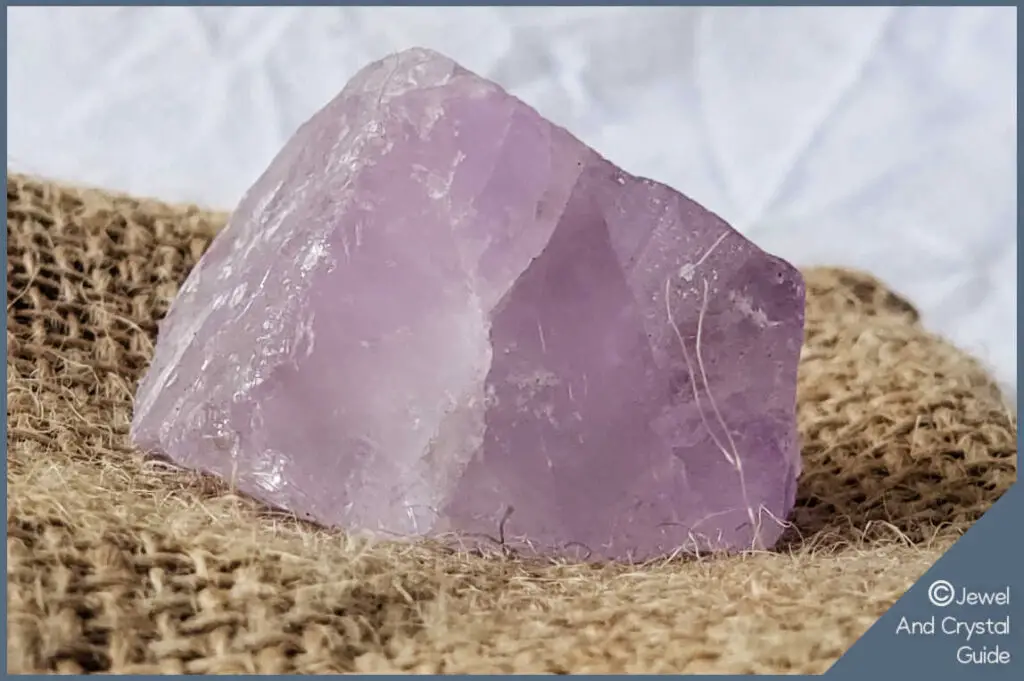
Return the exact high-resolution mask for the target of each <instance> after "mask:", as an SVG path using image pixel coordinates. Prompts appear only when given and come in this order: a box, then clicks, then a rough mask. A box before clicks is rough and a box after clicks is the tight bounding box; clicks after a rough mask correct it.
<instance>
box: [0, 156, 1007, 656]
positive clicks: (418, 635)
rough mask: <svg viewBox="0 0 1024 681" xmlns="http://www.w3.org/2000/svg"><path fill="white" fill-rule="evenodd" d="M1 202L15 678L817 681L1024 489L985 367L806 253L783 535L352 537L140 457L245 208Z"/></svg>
mask: <svg viewBox="0 0 1024 681" xmlns="http://www.w3.org/2000/svg"><path fill="white" fill-rule="evenodd" d="M7 201H8V208H7V238H8V249H7V325H8V331H7V342H8V355H7V372H8V384H7V398H8V412H7V413H8V430H7V437H8V445H9V450H8V455H7V463H8V473H7V491H8V506H7V513H8V517H7V530H8V540H7V556H8V573H7V579H8V601H7V605H8V639H7V652H8V668H9V671H11V672H46V671H61V672H83V671H85V672H96V671H111V672H137V673H148V672H170V673H181V672H195V673H211V672H272V673H285V672H297V673H316V672H338V671H363V672H384V671H415V672H449V673H457V672H480V673H486V672H596V673H600V672H652V673H656V672H721V673H729V672H733V673H740V672H820V671H823V670H825V669H826V668H827V667H828V666H829V665H830V664H831V663H832V662H833V661H834V660H835V659H836V658H837V657H839V655H841V654H842V653H843V652H844V651H845V650H846V649H847V648H848V647H849V646H850V645H851V644H852V643H853V642H854V641H855V640H856V639H857V638H858V637H859V636H860V635H861V634H862V633H863V632H864V631H865V630H866V629H867V627H868V626H869V625H870V624H872V623H873V622H874V621H875V620H876V619H877V618H878V616H879V615H880V614H881V613H882V612H883V611H885V610H886V608H887V607H888V606H889V605H891V604H892V603H893V602H894V601H895V600H896V599H897V598H898V597H899V596H900V595H901V594H902V593H903V592H904V591H905V590H906V588H907V587H908V586H909V585H910V584H911V583H912V582H913V581H914V580H915V579H916V578H917V577H918V576H919V575H920V574H921V573H922V572H923V571H924V570H925V569H926V568H927V567H928V566H929V565H930V564H932V563H933V562H934V561H935V559H936V558H937V557H938V556H939V555H940V554H941V553H942V551H943V550H944V549H945V548H947V547H948V546H949V544H950V543H951V542H952V541H953V539H954V538H955V537H956V536H957V534H958V533H959V532H962V531H963V530H964V529H965V528H966V527H968V526H969V525H970V524H971V522H972V521H973V520H975V519H976V518H977V517H978V516H979V515H980V514H981V513H982V512H983V511H985V509H986V508H987V507H988V506H990V505H991V504H992V503H993V501H994V500H996V499H997V498H998V497H999V496H1000V494H1002V493H1003V492H1004V491H1005V490H1006V489H1007V487H1008V486H1009V485H1010V484H1011V483H1012V481H1013V480H1014V479H1015V478H1016V466H1017V451H1016V428H1017V424H1016V420H1015V416H1014V415H1013V414H1012V412H1011V410H1010V409H1009V408H1008V407H1007V406H1006V405H1005V404H1004V401H1003V398H1002V397H1001V396H1000V394H999V392H998V390H997V388H996V387H995V385H994V384H993V382H992V380H991V379H990V378H989V377H988V376H987V375H986V373H985V372H984V371H983V370H982V368H981V367H980V366H979V365H978V364H977V363H976V362H975V361H973V360H972V359H971V358H969V357H967V356H965V355H964V354H962V353H961V352H959V351H957V350H956V349H954V348H952V347H950V346H949V345H947V344H946V343H945V342H943V341H942V340H940V339H938V338H936V337H934V336H932V335H929V334H928V333H926V332H925V330H924V329H923V328H922V327H921V326H920V325H919V323H918V321H917V314H916V313H915V311H914V309H913V308H912V307H911V306H910V305H909V304H908V303H907V302H905V301H904V300H902V299H901V298H899V297H897V296H896V295H894V294H893V293H891V292H889V291H888V290H886V289H885V288H884V287H883V286H882V285H881V284H880V283H879V282H877V281H876V280H874V279H873V278H871V277H869V276H866V275H863V274H858V273H854V272H848V271H842V270H835V269H811V270H807V271H806V275H807V280H808V285H809V297H808V302H807V304H808V310H807V343H806V347H805V350H804V355H803V359H802V366H801V374H800V412H799V418H800V430H801V434H802V437H803V455H804V459H805V462H806V463H805V469H806V472H805V473H804V475H803V477H802V481H801V485H800V501H799V508H798V509H797V512H796V514H795V518H794V527H793V528H792V530H791V531H790V533H789V536H788V538H787V540H786V541H785V542H784V544H783V546H782V547H781V548H780V550H779V551H777V552H774V553H760V554H751V555H746V556H737V557H732V558H727V559H723V558H699V559H696V560H693V559H690V560H681V559H675V560H665V561H661V562H657V563H654V564H649V565H644V566H632V567H630V566H600V565H582V566H581V565H575V566H574V565H551V564H544V563H542V562H538V561H536V560H533V561H530V560H524V559H520V558H516V557H515V556H505V555H501V554H500V553H499V552H497V550H496V552H495V553H494V554H493V555H470V556H467V555H456V554H452V553H450V552H446V551H444V550H442V549H440V548H437V547H432V546H404V545H376V546H368V545H365V544H361V543H358V542H355V541H352V540H346V538H345V537H344V536H342V535H341V534H338V533H330V532H326V531H322V530H318V529H316V528H312V527H310V526H307V525H303V524H300V523H297V522H295V521H293V520H292V519H289V518H286V517H280V516H275V515H273V514H271V513H268V512H267V511H265V510H262V509H260V508H259V507H257V506H256V505H255V504H254V503H252V502H249V501H247V500H245V499H240V498H237V497H235V496H232V495H231V494H230V492H229V490H226V489H225V488H223V487H222V486H221V485H220V484H218V483H216V482H213V481H211V480H207V479H199V478H197V477H196V476H193V475H190V474H187V473H182V472H176V471H173V470H170V469H169V468H168V467H166V466H164V465H161V464H158V463H154V462H143V461H141V460H140V458H138V457H137V455H136V453H135V452H134V451H133V450H132V448H131V446H130V445H129V442H128V438H127V427H128V422H129V418H130V416H131V410H132V393H133V390H134V386H135V382H136V381H137V379H138V378H139V376H140V375H141V374H142V372H143V371H144V370H145V368H146V364H147V361H148V358H149V356H150V353H151V351H152V347H153V342H154V337H155V332H156V321H157V319H159V318H160V317H161V315H162V314H163V313H164V312H165V311H166V309H167V306H168V303H169V302H170V301H171V299H172V298H173V296H174V294H175V290H176V288H177V286H178V284H179V283H180V282H181V281H182V279H183V277H184V276H185V274H186V273H187V272H188V270H189V268H190V267H192V265H193V264H194V263H195V262H196V259H197V258H198V257H199V256H200V254H201V253H202V252H203V250H204V249H205V248H206V246H207V244H208V243H209V241H210V238H211V236H212V235H213V234H214V233H215V232H216V231H217V229H218V228H219V227H220V226H221V225H222V224H223V221H224V218H225V216H224V215H223V214H219V213H212V212H205V211H203V210H200V209H199V208H195V207H187V206H184V207H175V206H168V205H165V204H162V203H158V202H155V201H148V200H139V199H134V198H129V197H124V196H115V195H112V194H110V193H106V192H102V191H95V190H80V189H72V188H67V187H62V186H58V185H56V184H53V183H47V182H42V181H36V180H33V179H30V178H26V177H21V176H13V177H9V178H8V181H7ZM908 257H912V256H908Z"/></svg>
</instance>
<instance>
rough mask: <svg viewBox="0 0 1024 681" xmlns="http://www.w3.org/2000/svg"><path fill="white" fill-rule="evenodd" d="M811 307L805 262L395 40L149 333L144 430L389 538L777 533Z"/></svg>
mask: <svg viewBox="0 0 1024 681" xmlns="http://www.w3.org/2000/svg"><path fill="white" fill-rule="evenodd" d="M803 309H804V285H803V280H802V278H801V276H800V274H799V272H798V271H797V270H796V269H795V268H793V267H792V266H791V265H789V264H787V263H786V262H784V261H782V260H780V259H778V258H776V257H773V256H770V255H768V254H766V253H764V252H763V251H762V250H760V249H759V248H758V247H756V246H755V245H753V244H752V243H751V242H750V241H748V240H747V239H746V238H744V237H743V236H742V235H740V234H739V233H738V232H736V231H734V230H733V229H732V228H731V227H729V226H728V225H727V224H726V223H725V222H724V221H723V220H721V219H720V218H718V217H717V216H715V215H713V214H712V213H710V212H708V211H707V210H705V209H704V208H702V207H701V206H699V205H697V204H696V203H694V202H693V201H691V200H690V199H688V198H686V197H685V196H683V195H681V194H680V193H678V192H676V191H674V190H673V189H670V188H669V187H666V186H664V185H661V184H658V183H656V182H652V181H650V180H646V179H642V178H637V177H633V176H631V175H629V174H627V173H625V172H623V171H622V170H620V169H618V168H616V167H615V166H614V165H613V164H612V163H610V162H608V161H607V160H605V159H603V158H602V157H601V156H599V155H598V154H597V153H596V152H595V151H593V150H591V149H590V148H588V147H587V146H586V145H584V144H583V143H582V142H580V141H579V140H577V139H575V138H574V137H573V136H572V135H570V134H569V133H568V132H566V131H565V130H563V129H561V128H559V127H557V126H555V125H554V124H552V123H550V122H548V121H547V120H545V119H544V118H543V117H541V116H540V114H538V113H537V112H536V111H534V110H533V109H531V108H530V107H529V106H527V105H526V104H524V103H523V102H521V101H519V100H518V99H516V98H514V97H512V96H511V95H509V94H508V93H506V92H505V91H503V90H502V89H501V88H500V87H498V86H497V85H495V84H494V83H491V82H489V81H487V80H485V79H483V78H480V77H478V76H476V75H474V74H472V73H470V72H468V71H466V70H465V69H463V68H462V67H460V66H458V65H457V64H455V63H454V62H452V61H451V60H449V59H447V58H445V57H443V56H441V55H439V54H436V53H434V52H431V51H428V50H421V49H415V50H409V51H406V52H402V53H400V54H397V55H394V56H391V57H389V58H387V59H384V60H382V61H380V62H377V63H374V64H371V65H370V66H368V67H366V68H364V69H363V70H362V71H360V72H359V73H358V74H357V75H356V76H355V77H354V78H353V79H352V81H351V82H350V83H349V84H348V85H347V86H346V87H345V89H344V90H343V91H342V92H341V94H340V95H338V97H337V98H335V99H334V100H333V101H331V102H330V103H329V104H327V106H326V107H325V108H323V109H322V110H321V111H320V112H318V113H317V114H316V115H314V116H313V118H312V119H311V120H310V121H308V122H307V123H306V124H304V125H303V126H302V127H301V128H300V129H299V130H298V131H297V132H296V134H295V136H294V137H293V138H292V139H291V140H290V141H289V142H288V143H287V144H286V145H285V147H284V149H283V150H282V151H281V152H280V153H279V155H278V156H277V157H276V158H275V159H274V160H273V162H272V163H271V165H270V167H269V168H268V169H267V171H266V172H265V173H264V174H263V175H262V176H261V177H260V178H259V180H258V181H257V182H256V184H255V185H254V186H253V187H252V189H251V190H250V191H249V192H248V193H247V194H246V195H245V197H244V198H243V199H242V201H241V203H240V204H239V206H238V208H237V210H236V211H235V212H234V214H233V216H232V217H231V220H230V222H229V224H228V225H227V227H226V228H225V230H224V231H223V232H222V233H221V234H220V235H218V236H217V238H216V239H215V240H214V242H213V243H212V245H211V246H210V248H209V250H208V251H207V252H206V254H205V255H204V256H203V258H202V259H201V261H200V262H199V264H198V265H197V266H196V267H195V269H194V270H193V272H192V273H191V274H190V276H189V277H188V279H187V280H186V282H185V283H184V285H183V287H182V290H181V292H180V293H179V295H178V298H177V299H176V300H175V302H174V304H173V305H172V307H171V310H170V312H169V313H168V315H167V317H166V319H165V320H164V322H163V323H162V324H161V328H160V335H159V340H158V343H157V347H156V352H155V357H154V359H153V364H152V366H151V367H150V369H149V372H148V373H147V375H146V377H145V378H144V379H143V381H142V383H141V384H140V386H139V389H138V395H137V403H136V412H135V418H134V421H133V424H132V437H133V439H134V440H135V442H136V443H137V444H138V445H139V446H140V447H141V448H143V449H145V450H147V451H149V452H152V453H154V454H157V455H161V456H164V457H166V458H168V459H170V460H171V461H173V462H176V463H177V464H179V465H181V466H184V467H187V468H194V469H198V470H202V471H205V472H208V473H212V474H215V475H218V476H222V477H223V478H226V479H229V480H230V481H231V482H232V483H234V484H235V485H236V486H237V488H238V489H239V490H240V491H242V492H245V493H247V494H250V495H252V496H254V497H256V498H258V499H261V500H263V501H265V502H267V503H269V504H271V505H273V506H275V507H279V508H282V509H286V510H288V511H291V512H294V513H295V514H296V515H297V516H298V517H301V518H307V519H310V520H313V521H316V522H319V523H322V524H326V525H330V526H336V527H341V528H344V529H346V530H349V531H369V532H370V533H372V534H375V535H378V536H383V537H409V536H442V535H444V536H449V537H451V536H455V537H459V538H460V540H461V541H464V542H465V541H467V540H472V538H474V537H486V536H489V537H497V536H498V535H499V533H500V534H501V535H502V537H503V538H504V540H505V541H506V542H511V543H514V544H517V545H523V544H521V542H527V543H528V545H529V546H532V547H533V548H534V549H537V550H539V551H542V552H544V553H548V554H566V553H570V552H578V551H580V550H584V551H585V552H586V553H587V555H590V556H593V557H594V558H613V559H628V558H632V559H643V558H646V557H650V556H653V555H658V554H663V553H665V552H669V551H673V550H675V549H677V548H679V547H684V548H685V547H697V546H699V547H700V548H703V549H707V548H711V549H730V548H731V549H736V548H739V549H743V548H750V547H767V546H770V545H772V544H773V543H774V542H775V541H776V540H777V538H778V537H779V535H780V532H781V522H782V521H783V520H784V518H785V516H786V515H787V514H788V513H789V511H790V510H791V507H792V505H793V502H794V490H795V481H796V477H797V474H798V471H799V453H798V447H797V441H796V422H795V401H796V396H795V393H796V371H797V360H798V356H799V353H800V347H801V343H802V339H803ZM473 541H475V540H473ZM484 541H486V540H484Z"/></svg>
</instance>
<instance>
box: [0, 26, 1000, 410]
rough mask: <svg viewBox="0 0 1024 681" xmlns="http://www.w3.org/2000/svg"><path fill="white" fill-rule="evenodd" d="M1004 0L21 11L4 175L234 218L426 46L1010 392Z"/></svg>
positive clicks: (12, 42)
mask: <svg viewBox="0 0 1024 681" xmlns="http://www.w3.org/2000/svg"><path fill="white" fill-rule="evenodd" d="M1016 25H1017V19H1016V9H1015V8H904V9H892V8H853V9H849V8H846V9H844V8H808V9H792V8H737V9H703V8H593V7H589V8H575V9H573V8H506V9H496V8H462V9H452V8H429V9H407V8H393V9H389V8H316V9H311V8H291V7H289V8H255V9H244V8H236V9H230V8H229V9H225V8H161V9H152V8H142V9H125V8H80V9H64V8H16V9H9V10H8V48H7V60H8V70H7V74H8V83H7V100H8V109H7V116H8V119H7V142H8V165H9V166H10V167H12V168H14V169H17V170H23V171H28V172H35V173H41V174H44V175H48V176H50V177H56V178H60V179H65V180H71V181H76V182H81V183H87V184H91V185H102V186H106V187H114V188H118V189H122V190H127V191H130V192H135V193H139V194H146V195H154V196H158V197H161V198H164V199H171V200H188V201H198V202H200V203H204V204H208V205H213V206H217V207H231V206H233V204H234V203H235V201H237V199H238V198H239V197H240V196H241V194H242V192H243V191H244V190H245V189H246V188H247V187H248V185H249V184H250V183H251V182H252V181H253V180H254V179H255V177H256V176H257V175H258V174H259V173H260V172H261V171H262V170H263V169H264V168H265V167H266V165H267V163H268V162H269V161H270V159H271V157H272V156H273V155H274V153H275V152H276V151H277V150H278V149H279V147H280V146H281V145H282V143H283V142H284V141H285V140H286V139H287V137H288V136H289V135H290V134H291V132H292V131H293V130H294V129H295V128H296V127H297V126H298V125H299V124H300V123H301V122H303V121H304V120H305V119H306V118H308V117H309V116H310V115H311V114H312V113H313V112H314V111H315V110H316V109H317V108H319V107H320V106H321V105H323V104H324V103H325V102H326V101H327V100H328V99H330V98H331V97H332V96H333V95H334V94H336V93H337V91H338V90H339V89H340V88H341V87H342V86H343V84H344V83H345V81H346V80H347V79H348V78H349V77H350V76H351V75H352V74H353V73H354V72H355V71H356V70H357V69H358V68H359V67H361V66H362V65H364V64H365V63H367V62H368V61H370V60H372V59H376V58H378V57H381V56H383V55H385V54H387V53H389V52H392V51H395V50H399V49H403V48H406V47H411V46H416V45H419V46H424V47H431V48H434V49H436V50H439V51H441V52H444V53H446V54H448V55H449V56H451V57H453V58H455V59H456V60H458V61H460V62H462V63H463V64H464V65H465V66H467V67H468V68H470V69H472V70H475V71H477V72H478V73H481V74H483V75H486V76H489V77H491V78H493V79H495V80H497V81H498V82H500V83H502V84H503V85H505V86H506V87H507V88H509V89H510V90H511V91H512V92H514V93H515V94H517V95H519V96H520V97H522V98H523V99H525V100H526V101H527V102H529V103H530V104H532V105H534V106H535V107H537V108H538V109H539V110H540V111H541V112H542V113H544V114H545V115H547V116H548V117H549V118H551V119H553V120H554V121H556V122H558V123H560V124H562V125H564V126H566V127H567V128H568V129H570V130H571V131H573V132H574V133H576V134H577V135H578V136H579V137H580V138H582V139H583V140H584V141H586V142H587V143H589V144H590V145H592V146H593V147H595V148H596V149H598V150H599V151H601V152H602V153H603V154H604V155H606V156H607V157H609V158H610V159H611V160H613V161H615V162H617V163H618V164H619V165H621V166H623V167H624V168H625V169H626V170H628V171H630V172H633V173H637V174H642V175H646V176H649V177H652V178H655V179H658V180H661V181H664V182H667V183H669V184H672V185H673V186H675V187H677V188H678V189H680V190H682V191H683V192H685V193H687V194H689V195H691V196H692V197H694V198H696V199H697V200H699V201H700V202H702V203H704V204H705V205H706V206H707V207H709V208H711V209H712V210H714V211H716V212H718V213H719V214H721V215H722V216H723V217H725V218H726V219H727V220H730V221H731V222H732V223H733V224H734V225H735V226H736V227H737V228H739V229H741V230H743V231H744V232H745V233H747V234H748V235H750V236H751V237H752V238H753V239H754V240H755V241H757V242H758V243H760V244H761V245H762V246H764V247H765V248H767V249H769V250H771V251H773V252H776V253H778V254H780V255H782V256H784V257H787V258H788V259H790V260H792V261H794V262H795V263H797V264H843V265H852V266H857V267H861V268H865V269H868V270H871V271H873V272H874V273H876V274H877V275H879V276H881V277H882V278H884V279H885V280H887V281H888V282H889V283H890V284H891V285H892V286H893V287H895V288H896V289H897V290H899V291H901V292H903V293H904V294H906V295H907V296H908V297H909V298H910V299H911V300H913V301H914V303H915V304H917V305H918V306H919V307H920V308H921V309H922V311H923V313H924V315H925V320H926V323H927V324H928V325H929V326H930V327H931V328H932V329H934V330H936V331H939V332H941V333H943V334H945V335H946V336H948V337H950V338H951V339H953V340H954V341H955V342H956V343H958V344H959V345H961V346H962V347H965V348H967V349H969V350H971V351H973V352H974V353H975V354H976V355H977V356H979V357H980V358H981V359H982V360H983V361H985V362H987V363H988V364H989V365H990V366H991V367H992V368H993V369H994V370H995V371H996V372H997V374H998V376H999V377H1000V379H1001V380H1002V381H1004V382H1005V383H1006V384H1007V385H1008V387H1010V388H1011V390H1013V391H1014V392H1015V391H1016V367H1017V351H1016V327H1017V315H1016V304H1017V295H1016V267H1017V246H1016V233H1017V227H1016V225H1017V202H1016V190H1017V163H1016V149H1017V133H1016V129H1017V120H1016V96H1017V89H1016V42H1017V33H1016Z"/></svg>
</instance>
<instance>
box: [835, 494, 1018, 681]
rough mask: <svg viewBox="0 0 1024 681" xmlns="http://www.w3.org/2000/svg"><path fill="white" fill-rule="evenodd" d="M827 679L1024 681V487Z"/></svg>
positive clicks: (918, 584) (995, 507) (967, 534)
mask: <svg viewBox="0 0 1024 681" xmlns="http://www.w3.org/2000/svg"><path fill="white" fill-rule="evenodd" d="M1014 627H1016V628H1014ZM827 674H828V675H831V676H834V677H835V678H840V679H846V678H849V679H855V680H856V681H862V680H863V679H867V678H879V679H900V678H922V679H929V681H943V680H944V679H963V680H964V681H986V680H988V679H1016V680H1018V681H1019V680H1020V679H1024V489H1022V488H1021V486H1020V485H1019V484H1015V485H1013V486H1012V487H1011V488H1010V490H1009V491H1008V492H1006V493H1005V494H1004V495H1003V496H1002V498H1001V499H1000V500H999V501H998V502H996V503H995V504H994V505H993V506H992V508H991V509H989V511H988V513H986V514H985V515H984V516H982V517H981V518H980V519H979V520H978V522H977V523H975V524H974V526H973V527H972V528H971V529H970V530H968V531H967V532H965V533H964V535H963V536H962V537H961V538H960V539H959V540H958V541H957V542H956V543H955V544H953V546H952V547H951V548H950V549H949V551H947V552H946V553H945V554H944V555H943V556H942V557H941V558H940V559H939V560H938V562H936V563H935V565H933V566H932V567H931V568H929V570H928V571H927V572H925V573H924V576H923V577H921V579H920V580H918V581H917V582H916V583H915V584H914V585H913V586H912V587H910V589H909V590H907V593H905V594H904V595H903V596H902V597H901V598H900V599H899V600H898V601H896V603H895V604H894V605H893V606H892V608H890V609H889V610H888V611H887V612H886V613H885V614H884V615H882V617H881V619H879V620H878V622H876V623H875V624H873V625H872V626H871V628H870V629H868V631H867V632H866V633H865V634H864V636H863V637H861V638H860V640H858V641H857V642H856V643H854V644H853V647H851V648H850V649H849V650H848V651H847V652H846V654H844V655H843V656H842V657H841V658H839V660H838V661H836V663H835V664H834V665H833V666H832V668H831V669H829V670H828V672H827Z"/></svg>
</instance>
